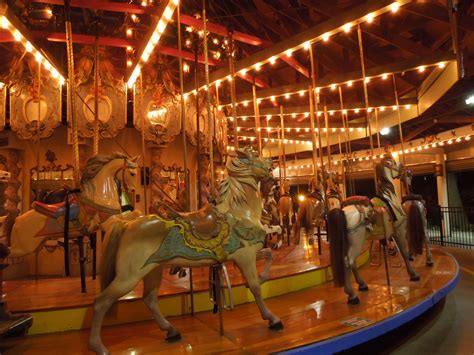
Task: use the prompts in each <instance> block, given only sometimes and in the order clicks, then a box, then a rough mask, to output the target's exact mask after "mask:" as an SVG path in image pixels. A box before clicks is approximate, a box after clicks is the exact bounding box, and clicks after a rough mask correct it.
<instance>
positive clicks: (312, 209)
mask: <svg viewBox="0 0 474 355" xmlns="http://www.w3.org/2000/svg"><path fill="white" fill-rule="evenodd" d="M324 190H325V188H324V184H323V178H322V175H321V173H319V174H318V179H314V178H312V179H311V180H310V190H309V192H308V193H306V195H305V196H304V199H303V200H302V201H300V205H299V209H298V214H297V215H296V223H295V226H294V231H295V233H294V234H295V240H296V244H299V243H300V231H301V227H304V229H305V233H306V236H307V237H308V242H309V243H310V244H313V243H314V237H313V236H314V228H315V227H316V228H317V229H318V240H319V236H320V235H321V227H323V226H324V225H325V223H326V219H325V216H326V206H325V201H324Z"/></svg>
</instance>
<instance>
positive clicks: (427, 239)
mask: <svg viewBox="0 0 474 355" xmlns="http://www.w3.org/2000/svg"><path fill="white" fill-rule="evenodd" d="M421 215H422V216H423V233H424V235H425V246H426V266H433V265H434V263H433V255H432V254H431V249H430V237H429V236H428V226H427V224H428V222H427V220H426V209H425V210H424V211H423V212H422V214H421Z"/></svg>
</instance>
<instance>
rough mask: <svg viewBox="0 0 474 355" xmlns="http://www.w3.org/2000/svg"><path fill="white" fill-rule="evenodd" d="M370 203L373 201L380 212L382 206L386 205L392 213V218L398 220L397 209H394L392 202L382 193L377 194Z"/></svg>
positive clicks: (373, 204) (390, 213)
mask: <svg viewBox="0 0 474 355" xmlns="http://www.w3.org/2000/svg"><path fill="white" fill-rule="evenodd" d="M370 203H372V206H374V209H375V210H376V212H379V210H380V208H381V207H385V208H386V209H387V211H388V213H389V215H390V219H391V220H392V221H393V222H395V221H397V216H396V214H395V211H394V210H393V207H392V204H391V203H390V201H389V200H388V199H386V198H385V197H383V196H381V195H377V196H375V197H374V198H372V199H371V200H370Z"/></svg>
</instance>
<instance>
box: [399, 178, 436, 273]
mask: <svg viewBox="0 0 474 355" xmlns="http://www.w3.org/2000/svg"><path fill="white" fill-rule="evenodd" d="M412 178H413V174H412V172H411V171H410V170H406V171H405V173H404V174H402V181H404V182H405V183H406V186H407V189H408V195H407V196H403V198H402V206H403V210H404V211H405V213H406V215H407V238H408V245H409V249H410V255H421V254H423V242H424V243H425V247H426V266H433V256H432V255H431V250H430V242H429V236H428V222H427V220H426V207H425V201H424V200H423V197H422V196H421V195H415V194H412V192H411V181H412Z"/></svg>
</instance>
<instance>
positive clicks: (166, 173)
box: [150, 148, 186, 212]
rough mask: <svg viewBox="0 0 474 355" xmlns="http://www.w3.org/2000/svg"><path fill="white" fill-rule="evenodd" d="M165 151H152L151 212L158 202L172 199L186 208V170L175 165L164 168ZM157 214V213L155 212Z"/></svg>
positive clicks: (159, 149) (158, 149)
mask: <svg viewBox="0 0 474 355" xmlns="http://www.w3.org/2000/svg"><path fill="white" fill-rule="evenodd" d="M162 152H163V149H161V148H156V149H152V150H151V172H150V190H151V201H150V206H151V210H152V211H155V206H156V203H157V202H163V201H166V200H169V198H171V199H172V200H173V202H175V203H176V204H177V205H178V206H179V207H181V209H182V210H185V207H186V194H185V174H184V169H183V168H181V167H179V166H177V165H176V164H173V165H171V166H164V165H163V163H162V161H161V155H162ZM155 212H156V211H155Z"/></svg>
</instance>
